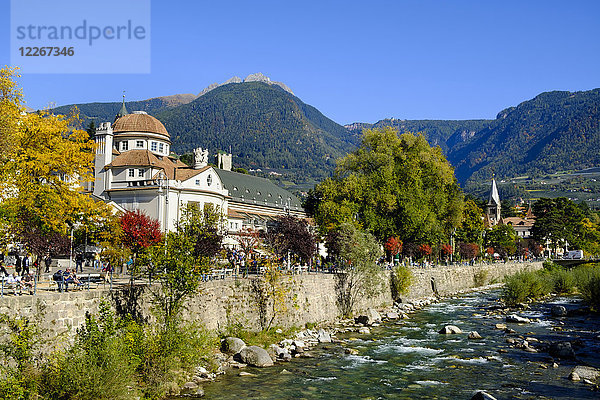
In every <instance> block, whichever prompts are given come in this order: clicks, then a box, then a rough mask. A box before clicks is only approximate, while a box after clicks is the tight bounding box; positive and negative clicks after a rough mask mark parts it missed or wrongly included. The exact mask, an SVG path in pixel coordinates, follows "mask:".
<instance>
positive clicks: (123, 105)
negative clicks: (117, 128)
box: [115, 90, 129, 121]
mask: <svg viewBox="0 0 600 400" xmlns="http://www.w3.org/2000/svg"><path fill="white" fill-rule="evenodd" d="M127 114H129V112H128V111H127V107H125V91H124V90H123V104H122V105H121V110H119V113H118V114H117V115H116V116H115V121H116V120H117V119H118V118H121V117H122V116H124V115H127Z"/></svg>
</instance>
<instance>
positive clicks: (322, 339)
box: [317, 329, 331, 343]
mask: <svg viewBox="0 0 600 400" xmlns="http://www.w3.org/2000/svg"><path fill="white" fill-rule="evenodd" d="M317 340H318V341H319V343H331V335H330V334H329V333H328V332H326V331H325V330H324V329H320V330H319V333H318V334H317Z"/></svg>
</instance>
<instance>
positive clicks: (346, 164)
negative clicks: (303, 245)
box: [307, 128, 463, 243]
mask: <svg viewBox="0 0 600 400" xmlns="http://www.w3.org/2000/svg"><path fill="white" fill-rule="evenodd" d="M307 204H308V205H309V211H312V212H313V213H314V216H315V219H316V221H317V223H318V225H319V227H320V228H321V229H322V230H324V231H328V230H331V229H333V228H335V227H336V226H339V225H340V224H341V223H342V222H352V223H355V224H357V225H359V226H362V227H363V228H364V229H366V230H367V231H369V232H372V233H373V234H374V235H375V237H377V238H378V239H379V240H380V241H381V242H383V241H385V240H386V239H387V238H389V237H390V236H395V237H396V236H397V237H399V238H400V240H402V241H404V242H406V241H414V242H419V243H422V242H430V243H434V242H435V243H437V242H440V241H445V240H447V239H449V236H450V233H451V232H452V230H453V229H454V228H455V227H456V226H458V225H459V223H460V221H461V212H462V206H463V203H462V193H461V191H460V188H459V187H458V184H457V183H456V179H455V178H454V173H453V169H452V167H451V166H450V164H448V162H447V161H446V159H445V158H444V156H443V154H442V152H441V150H440V148H439V147H435V148H432V147H431V146H429V144H428V143H427V141H426V140H425V138H424V137H423V136H422V135H413V134H402V135H400V136H398V134H397V132H396V131H395V130H393V129H391V128H382V129H372V130H366V131H364V133H363V136H362V140H361V146H360V147H359V148H358V149H357V150H356V151H354V152H352V153H350V154H349V155H347V156H346V157H344V158H343V159H341V160H340V161H339V162H338V167H337V169H336V173H335V176H334V177H333V178H330V179H327V180H325V181H324V182H323V183H321V184H319V185H317V187H316V188H315V190H314V191H313V192H312V193H311V197H310V198H309V200H308V201H307Z"/></svg>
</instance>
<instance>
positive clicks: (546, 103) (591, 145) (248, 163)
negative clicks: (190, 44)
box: [53, 73, 600, 185]
mask: <svg viewBox="0 0 600 400" xmlns="http://www.w3.org/2000/svg"><path fill="white" fill-rule="evenodd" d="M76 106H77V107H78V108H79V111H80V115H81V116H82V119H83V120H84V123H85V124H88V123H89V122H91V121H94V122H95V123H96V124H97V123H99V122H104V121H113V120H114V116H115V115H116V113H117V112H118V110H119V109H120V106H121V104H120V102H114V103H85V104H77V105H76ZM126 106H127V108H128V110H129V111H134V110H141V111H146V112H148V113H149V114H151V115H154V116H155V117H157V118H158V119H159V120H160V121H162V122H163V123H164V124H165V126H166V128H167V130H168V131H169V132H170V134H171V138H172V140H173V149H174V150H175V151H176V152H178V153H180V154H181V153H186V152H190V151H191V150H192V149H193V148H195V147H203V148H208V149H209V151H210V152H211V153H213V154H214V152H216V151H231V152H232V154H233V160H234V165H235V166H237V167H243V168H246V169H254V170H262V171H263V172H265V171H266V173H267V174H268V173H269V172H271V173H272V175H271V176H278V177H280V178H278V179H280V180H282V179H283V180H287V181H293V182H296V183H302V182H305V183H306V182H315V181H318V180H321V179H323V178H324V177H326V176H328V175H329V174H330V173H331V172H332V170H333V168H334V167H335V159H336V158H339V157H341V156H343V155H344V154H347V153H348V152H349V151H352V150H353V149H354V148H355V147H356V146H357V145H358V143H359V141H360V134H361V132H362V130H363V129H368V128H378V127H382V126H391V127H394V128H396V129H398V130H399V131H400V132H421V133H422V134H423V135H424V136H425V137H426V138H427V140H428V141H429V142H430V143H431V144H432V145H436V146H440V148H441V149H442V151H443V152H444V154H446V156H447V157H448V160H449V161H450V162H451V164H452V165H453V166H454V167H455V171H456V175H457V178H458V180H459V182H460V183H461V184H463V185H464V184H468V183H473V182H478V181H479V182H481V181H484V180H489V179H490V178H491V177H492V175H493V174H495V175H496V176H497V177H513V176H516V175H532V176H537V175H539V174H543V173H551V172H554V171H556V170H578V169H584V168H588V167H595V166H598V165H600V152H598V151H597V149H598V148H599V146H600V127H599V123H600V89H594V90H589V91H582V92H558V91H555V92H546V93H542V94H540V95H538V96H536V97H535V98H534V99H531V100H527V101H524V102H522V103H521V104H519V105H518V106H516V107H509V108H507V109H505V110H502V111H501V112H499V113H498V115H497V117H496V119H494V120H485V119H481V120H402V119H396V118H387V119H383V120H380V121H378V122H376V123H364V122H356V123H353V124H348V125H346V126H341V125H339V124H337V123H336V122H334V121H332V120H330V119H329V118H327V117H326V116H324V115H323V114H322V113H321V112H319V110H317V109H316V108H315V107H312V106H310V105H308V104H305V103H304V102H302V100H300V99H299V98H298V97H296V96H295V95H294V94H293V92H292V91H291V89H290V88H289V87H287V86H286V85H285V84H283V83H281V82H276V81H271V80H270V79H269V78H268V77H266V76H265V75H263V74H261V73H257V74H251V75H249V76H248V77H246V78H245V79H243V80H242V79H241V78H238V77H233V78H231V79H229V80H227V81H225V82H223V83H221V84H218V83H214V84H211V85H210V86H208V87H207V88H205V89H204V90H202V91H201V92H200V93H198V94H197V95H194V94H178V95H173V96H165V97H156V98H152V99H148V100H142V101H134V102H127V103H126ZM72 107H73V105H67V106H62V107H57V108H55V109H54V110H53V111H54V112H55V113H67V112H69V111H70V109H71V108H72ZM280 174H283V175H280ZM288 183H289V182H288Z"/></svg>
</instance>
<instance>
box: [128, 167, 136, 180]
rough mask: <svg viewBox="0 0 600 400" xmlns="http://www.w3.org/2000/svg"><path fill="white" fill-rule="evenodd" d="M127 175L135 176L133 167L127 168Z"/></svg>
mask: <svg viewBox="0 0 600 400" xmlns="http://www.w3.org/2000/svg"><path fill="white" fill-rule="evenodd" d="M129 177H130V178H133V177H135V169H133V168H130V169H129Z"/></svg>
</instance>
